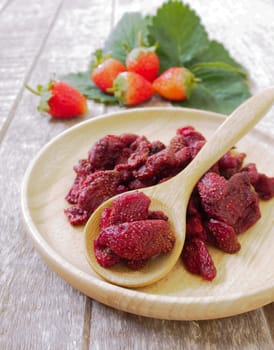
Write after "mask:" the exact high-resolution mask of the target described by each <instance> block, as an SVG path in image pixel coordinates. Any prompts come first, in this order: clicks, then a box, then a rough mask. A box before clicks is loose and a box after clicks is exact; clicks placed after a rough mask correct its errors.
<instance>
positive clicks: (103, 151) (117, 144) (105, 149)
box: [88, 135, 127, 170]
mask: <svg viewBox="0 0 274 350" xmlns="http://www.w3.org/2000/svg"><path fill="white" fill-rule="evenodd" d="M125 147H127V145H126V144H125V143H124V142H123V141H121V138H120V137H119V136H116V135H106V136H104V137H103V138H101V139H100V140H98V141H97V142H96V143H95V144H94V146H93V147H92V148H91V149H90V151H89V153H88V160H89V162H90V164H91V167H92V169H94V170H110V169H113V168H114V166H115V164H116V161H117V159H118V158H119V157H120V155H121V152H122V150H123V149H124V148H125Z"/></svg>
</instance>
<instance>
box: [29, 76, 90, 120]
mask: <svg viewBox="0 0 274 350" xmlns="http://www.w3.org/2000/svg"><path fill="white" fill-rule="evenodd" d="M26 88H27V89H28V90H30V91H31V92H32V93H34V94H35V95H38V96H40V97H41V101H40V104H39V106H38V110H39V111H41V112H46V113H48V114H50V115H51V116H52V117H53V118H60V119H68V118H73V117H77V116H80V115H82V114H85V113H86V112H87V101H86V98H85V96H83V95H82V94H81V92H80V91H79V90H77V89H75V88H74V87H73V86H71V85H70V84H68V83H65V82H62V81H54V80H51V81H50V82H49V83H48V84H47V85H45V86H42V85H38V86H37V90H34V89H32V88H31V87H29V86H26Z"/></svg>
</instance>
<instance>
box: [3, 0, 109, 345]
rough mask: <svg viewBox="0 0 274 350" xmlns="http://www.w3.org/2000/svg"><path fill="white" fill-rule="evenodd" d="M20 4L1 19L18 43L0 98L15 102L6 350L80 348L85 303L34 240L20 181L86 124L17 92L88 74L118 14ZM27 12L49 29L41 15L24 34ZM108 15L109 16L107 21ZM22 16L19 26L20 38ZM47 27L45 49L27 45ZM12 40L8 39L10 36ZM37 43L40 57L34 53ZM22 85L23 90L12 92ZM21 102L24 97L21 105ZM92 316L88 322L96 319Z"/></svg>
mask: <svg viewBox="0 0 274 350" xmlns="http://www.w3.org/2000/svg"><path fill="white" fill-rule="evenodd" d="M19 3H20V4H19ZM18 4H19V5H18V7H16V6H14V7H13V6H11V7H8V8H7V13H8V16H7V18H6V19H5V21H4V22H1V20H0V23H2V24H0V25H4V24H6V25H7V28H10V29H11V32H12V36H11V38H14V40H15V44H14V45H13V46H12V47H11V49H10V51H9V55H8V57H6V58H5V57H4V56H2V57H3V62H4V63H5V64H6V63H7V61H8V60H11V63H12V64H13V66H12V67H13V68H9V66H8V65H6V66H4V67H3V68H4V72H5V77H3V78H2V82H3V84H4V85H5V84H6V86H8V87H9V88H8V92H7V93H5V89H6V87H5V86H4V85H3V86H2V87H1V96H9V101H8V103H7V104H6V105H5V106H4V107H3V109H2V110H1V115H3V113H4V114H5V113H9V114H10V116H9V118H10V123H9V124H8V127H6V128H5V130H4V132H5V134H4V138H3V141H2V144H1V147H0V158H1V173H0V182H1V183H0V191H1V193H2V194H4V193H5V201H1V204H0V210H1V218H0V221H1V223H0V226H1V236H0V240H1V251H0V256H1V258H0V259H1V268H0V269H1V270H0V271H1V273H0V300H1V306H0V315H1V317H0V348H1V349H80V348H81V346H82V341H83V338H85V334H84V335H83V331H84V328H83V326H84V322H85V315H84V313H85V307H86V303H85V301H86V298H85V296H83V295H81V294H80V293H78V292H77V291H76V290H74V289H73V288H71V287H70V286H69V285H68V284H66V283H65V282H64V281H63V280H61V279H60V278H58V277H57V276H56V275H55V274H54V273H52V272H51V270H50V269H49V268H48V267H47V266H46V265H45V264H44V263H43V262H42V260H41V259H40V257H39V256H38V254H37V253H36V252H35V251H34V248H33V246H32V244H31V242H30V241H29V239H28V237H27V234H26V229H25V227H24V225H23V220H22V217H21V216H20V214H19V213H20V186H21V181H22V178H23V175H24V172H25V170H26V167H27V165H28V164H29V162H30V160H31V158H32V157H33V156H34V155H35V154H36V153H37V151H38V150H39V149H40V148H41V147H42V146H43V145H44V144H45V143H46V142H47V141H48V140H49V139H50V138H52V136H54V135H56V134H57V133H59V132H61V131H62V130H64V129H66V128H68V127H69V126H71V125H73V124H74V123H78V122H79V121H81V120H82V119H81V118H79V119H78V120H74V121H69V122H67V123H65V122H64V123H63V122H58V121H57V122H56V121H55V122H54V121H51V120H50V118H48V117H46V116H44V117H42V116H41V115H40V114H39V113H38V112H37V110H36V107H35V105H36V103H37V99H36V98H35V96H32V95H31V94H30V93H29V92H27V91H25V90H22V91H23V93H22V96H21V94H20V92H19V95H18V89H19V90H20V89H21V88H22V85H23V83H24V80H27V79H28V77H29V76H30V75H31V82H30V83H31V84H32V85H35V84H36V83H40V82H41V83H43V82H46V81H48V79H49V78H50V74H51V73H52V72H57V73H63V72H66V71H72V70H74V69H75V70H79V69H82V68H83V66H84V65H85V64H87V60H88V58H89V55H90V52H91V51H92V50H93V48H94V47H95V45H96V44H97V43H98V45H99V44H100V43H99V41H100V38H101V37H102V34H101V35H100V34H99V35H98V33H96V34H95V28H98V27H100V25H101V32H102V33H104V31H105V30H108V27H109V25H110V18H111V7H109V6H108V4H109V3H108V2H107V1H106V2H105V3H103V2H100V4H94V3H93V4H90V3H89V2H87V1H84V0H78V1H74V2H70V1H68V2H66V3H64V5H63V6H62V8H61V9H60V12H59V13H58V18H56V17H55V14H56V10H57V9H58V6H59V4H60V2H55V1H52V2H44V3H38V5H37V4H36V3H35V1H34V2H33V4H31V3H30V1H20V2H19V1H18ZM21 7H22V11H23V9H24V7H25V8H28V7H33V8H35V9H36V11H37V14H36V15H37V16H38V19H39V14H41V13H43V18H47V17H48V21H47V22H45V21H44V24H43V21H42V20H41V21H40V23H39V20H37V19H35V16H34V15H33V16H31V15H30V14H28V16H27V20H28V21H29V22H28V25H27V26H26V27H24V26H23V22H25V21H26V19H23V14H22V15H21V16H20V15H19V14H18V12H17V11H18V8H21ZM23 13H24V11H23ZM101 13H104V17H103V18H102V16H100V14H101ZM17 14H18V16H19V17H17V20H18V26H17V29H14V31H13V30H12V26H13V25H15V20H14V18H16V16H17ZM37 16H36V17H37ZM8 19H9V20H8ZM100 20H101V24H100ZM3 23H4V24H3ZM42 25H45V26H46V27H47V29H46V30H45V31H44V32H43V34H44V35H43V38H45V35H46V36H47V37H46V40H44V42H42V43H41V41H40V39H41V38H40V37H39V35H38V34H37V35H32V36H31V37H30V38H29V39H27V38H28V35H29V32H31V31H35V28H36V27H38V26H42ZM49 26H50V27H51V28H49ZM15 27H16V25H15ZM37 30H38V29H37ZM47 33H48V34H47ZM40 34H41V31H40ZM5 37H6V38H7V37H8V35H7V33H6V34H5ZM2 38H3V37H2ZM18 38H19V39H18ZM18 40H19V42H18ZM20 40H21V42H22V43H23V45H24V43H27V42H28V40H30V41H31V42H32V44H33V45H30V46H28V45H27V44H26V45H25V50H26V51H27V52H26V53H25V56H24V55H23V58H24V59H25V63H26V65H28V69H27V70H25V69H24V64H21V61H20V60H18V56H19V57H20V55H21V50H22V49H21V46H19V45H16V43H17V44H18V43H20ZM3 42H4V39H3ZM35 43H36V45H37V47H38V50H37V48H36V50H35V47H34V46H35V45H34V44H35ZM6 45H7V44H6ZM39 50H40V51H39ZM1 52H2V51H1ZM17 65H19V68H20V69H19V70H20V74H18V75H16V76H14V77H12V78H11V77H9V74H8V73H11V71H12V70H16V69H15V68H16V67H17ZM15 82H16V86H17V88H16V87H15V86H14V85H13V84H14V83H15ZM16 96H17V97H16ZM14 98H17V100H16V103H15V104H14ZM11 106H12V107H11ZM91 107H92V110H91V112H90V114H89V115H87V116H86V118H88V117H91V116H92V115H95V114H97V113H101V112H102V111H103V108H102V107H101V106H99V108H98V111H97V110H96V105H95V104H94V105H93V104H91ZM7 187H8V189H9V190H8V191H6V189H7ZM87 305H88V304H87ZM87 310H88V307H87ZM86 314H87V315H89V312H86Z"/></svg>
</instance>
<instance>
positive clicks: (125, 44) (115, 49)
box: [103, 12, 150, 62]
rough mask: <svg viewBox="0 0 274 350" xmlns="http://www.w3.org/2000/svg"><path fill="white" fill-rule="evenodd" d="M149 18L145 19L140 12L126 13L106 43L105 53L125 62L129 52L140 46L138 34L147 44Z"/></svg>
mask: <svg viewBox="0 0 274 350" xmlns="http://www.w3.org/2000/svg"><path fill="white" fill-rule="evenodd" d="M149 21H150V18H149V17H146V18H143V17H142V15H141V14H140V13H138V12H132V13H125V14H124V15H123V17H122V18H121V19H120V21H119V22H118V23H117V24H116V26H115V28H114V29H113V30H112V32H111V33H110V35H109V37H108V39H107V40H106V42H105V45H104V48H103V52H104V54H107V53H109V52H111V54H112V57H113V58H116V59H117V60H120V61H121V62H125V59H126V55H127V53H128V51H130V50H132V49H134V48H135V47H137V46H138V34H139V33H140V32H141V33H142V41H143V43H144V44H146V43H147V35H148V30H147V26H148V23H149Z"/></svg>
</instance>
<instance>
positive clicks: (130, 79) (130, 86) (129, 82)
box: [113, 72, 154, 106]
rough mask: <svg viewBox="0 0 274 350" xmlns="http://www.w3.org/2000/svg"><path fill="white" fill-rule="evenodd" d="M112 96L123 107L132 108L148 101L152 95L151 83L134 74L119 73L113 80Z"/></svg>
mask: <svg viewBox="0 0 274 350" xmlns="http://www.w3.org/2000/svg"><path fill="white" fill-rule="evenodd" d="M113 92H114V95H115V96H116V97H117V98H118V100H119V101H120V102H121V103H122V104H123V105H125V106H134V105H138V104H140V103H142V102H145V101H147V100H149V99H150V98H151V97H152V95H153V93H154V90H153V87H152V85H151V83H150V82H149V81H148V80H146V79H145V78H144V77H142V76H141V75H140V74H137V73H134V72H123V73H120V74H119V75H118V76H117V78H116V79H115V80H114V84H113Z"/></svg>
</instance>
